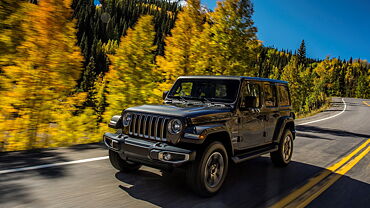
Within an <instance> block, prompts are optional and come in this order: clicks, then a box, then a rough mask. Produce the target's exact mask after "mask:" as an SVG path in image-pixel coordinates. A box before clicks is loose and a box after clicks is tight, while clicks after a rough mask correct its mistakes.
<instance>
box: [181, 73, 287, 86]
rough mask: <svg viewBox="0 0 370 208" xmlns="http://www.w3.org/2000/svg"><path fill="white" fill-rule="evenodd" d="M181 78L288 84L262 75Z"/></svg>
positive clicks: (186, 77)
mask: <svg viewBox="0 0 370 208" xmlns="http://www.w3.org/2000/svg"><path fill="white" fill-rule="evenodd" d="M179 79H233V80H255V81H261V82H274V83H281V84H288V82H287V81H282V80H277V79H268V78H262V77H246V76H213V75H212V76H208V75H207V76H180V77H179Z"/></svg>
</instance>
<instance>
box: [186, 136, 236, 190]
mask: <svg viewBox="0 0 370 208" xmlns="http://www.w3.org/2000/svg"><path fill="white" fill-rule="evenodd" d="M199 153H200V154H198V155H197V158H196V160H195V161H194V162H193V163H192V164H190V166H189V167H188V169H187V172H186V177H187V182H188V184H189V186H190V187H191V188H192V189H193V191H194V192H195V193H197V194H199V195H200V196H205V197H209V196H212V195H214V194H216V193H217V192H218V191H219V190H220V188H221V186H222V184H223V183H224V180H225V177H226V175H227V171H228V165H229V164H228V161H229V160H228V156H227V152H226V149H225V147H224V146H223V145H222V143H220V142H213V143H211V144H209V145H208V146H207V147H206V148H205V150H204V152H203V154H202V153H201V152H199Z"/></svg>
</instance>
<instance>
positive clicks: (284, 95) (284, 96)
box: [278, 85, 290, 105]
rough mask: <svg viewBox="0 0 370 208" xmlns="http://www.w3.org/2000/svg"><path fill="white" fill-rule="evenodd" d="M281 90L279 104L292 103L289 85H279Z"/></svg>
mask: <svg viewBox="0 0 370 208" xmlns="http://www.w3.org/2000/svg"><path fill="white" fill-rule="evenodd" d="M278 90H279V104H280V105H290V100H289V91H288V87H287V86H281V85H280V86H278Z"/></svg>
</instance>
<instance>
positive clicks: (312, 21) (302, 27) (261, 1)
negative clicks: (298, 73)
mask: <svg viewBox="0 0 370 208" xmlns="http://www.w3.org/2000/svg"><path fill="white" fill-rule="evenodd" d="M252 2H253V3H254V16H253V19H254V21H255V25H256V26H257V28H258V33H257V35H258V39H260V40H262V41H263V43H264V45H266V46H275V47H277V48H284V49H290V50H293V51H294V50H296V49H297V48H298V47H299V44H300V42H301V41H302V39H304V40H305V41H306V45H307V55H308V56H309V57H312V58H325V57H326V56H328V55H329V56H331V57H341V58H344V59H348V58H349V57H351V56H352V57H353V58H362V59H367V60H368V61H370V1H369V0H253V1H252ZM202 3H203V4H205V5H207V6H208V7H209V8H210V9H213V8H215V7H216V1H215V0H203V1H202Z"/></svg>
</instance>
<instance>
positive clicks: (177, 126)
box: [168, 119, 182, 134]
mask: <svg viewBox="0 0 370 208" xmlns="http://www.w3.org/2000/svg"><path fill="white" fill-rule="evenodd" d="M181 130H182V122H181V121H180V120H179V119H172V120H171V121H170V122H169V123H168V131H169V132H170V133H171V134H178V133H180V132H181Z"/></svg>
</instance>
